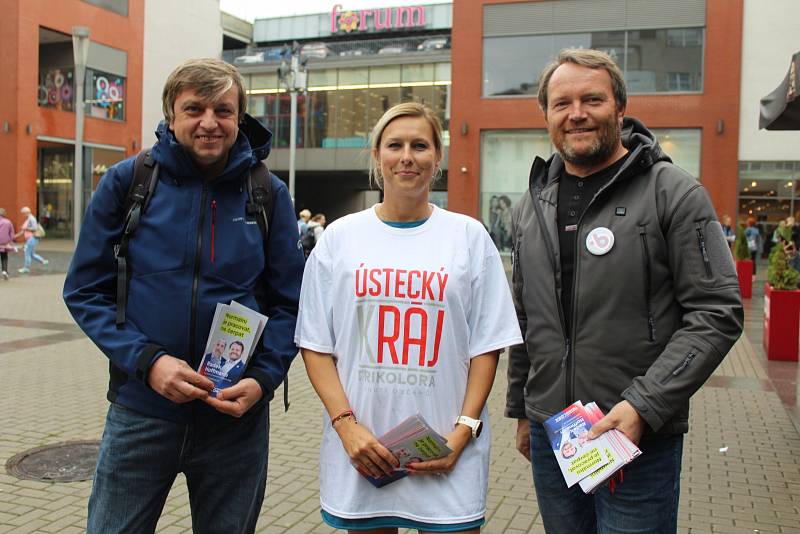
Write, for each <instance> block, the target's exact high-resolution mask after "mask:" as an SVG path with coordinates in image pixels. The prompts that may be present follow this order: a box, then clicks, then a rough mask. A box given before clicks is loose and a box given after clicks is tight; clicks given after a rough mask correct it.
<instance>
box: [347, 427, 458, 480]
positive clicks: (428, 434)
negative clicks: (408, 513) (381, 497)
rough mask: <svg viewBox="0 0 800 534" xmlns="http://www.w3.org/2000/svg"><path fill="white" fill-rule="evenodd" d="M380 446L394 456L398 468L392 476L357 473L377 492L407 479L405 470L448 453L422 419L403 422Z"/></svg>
mask: <svg viewBox="0 0 800 534" xmlns="http://www.w3.org/2000/svg"><path fill="white" fill-rule="evenodd" d="M378 441H380V442H381V444H382V445H383V446H384V447H386V448H387V449H389V452H391V453H392V454H394V456H395V458H397V460H398V461H399V462H400V465H399V466H398V467H396V468H395V471H394V473H393V474H391V475H383V476H381V477H378V478H376V477H373V476H372V475H370V474H369V473H367V472H365V471H364V470H362V469H360V468H358V467H357V468H356V469H358V472H359V473H361V474H362V475H363V476H364V478H366V479H367V480H368V481H369V483H370V484H372V485H373V486H375V487H376V488H380V487H383V486H385V485H386V484H390V483H392V482H394V481H396V480H400V479H401V478H403V477H405V476H406V475H408V471H407V470H406V466H407V465H408V464H411V463H415V462H426V461H428V460H436V459H439V458H444V457H445V456H447V455H448V454H450V453H451V452H453V451H452V450H450V448H449V447H448V446H447V440H445V439H444V438H443V437H442V436H440V435H439V434H437V433H436V431H434V430H433V429H432V428H431V427H430V425H428V423H426V422H425V419H423V418H422V416H421V415H419V414H416V415H412V416H411V417H409V418H407V419H405V420H404V421H403V422H401V423H400V424H399V425H397V426H395V427H394V428H392V429H391V430H389V431H388V432H387V433H385V434H384V435H382V436H380V437H379V438H378Z"/></svg>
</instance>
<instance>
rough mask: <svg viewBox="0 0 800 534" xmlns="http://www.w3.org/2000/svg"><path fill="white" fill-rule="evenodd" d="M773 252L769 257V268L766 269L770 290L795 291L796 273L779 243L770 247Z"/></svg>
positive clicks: (799, 275)
mask: <svg viewBox="0 0 800 534" xmlns="http://www.w3.org/2000/svg"><path fill="white" fill-rule="evenodd" d="M772 248H773V252H772V254H770V256H769V267H768V268H767V280H768V281H769V285H771V286H772V289H778V290H786V289H797V279H798V278H800V273H798V272H797V271H796V270H795V269H794V268H793V267H792V266H791V265H789V258H788V257H787V256H786V252H785V251H784V250H783V247H782V246H781V245H780V243H778V244H776V246H774V247H772Z"/></svg>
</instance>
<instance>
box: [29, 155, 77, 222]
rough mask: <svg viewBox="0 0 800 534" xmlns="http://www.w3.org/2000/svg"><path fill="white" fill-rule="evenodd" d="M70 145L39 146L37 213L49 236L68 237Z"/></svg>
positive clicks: (69, 217) (70, 171)
mask: <svg viewBox="0 0 800 534" xmlns="http://www.w3.org/2000/svg"><path fill="white" fill-rule="evenodd" d="M74 159H75V149H74V148H73V147H67V146H63V145H61V146H59V147H43V148H40V149H39V188H38V189H39V191H38V192H39V210H38V211H39V214H40V218H41V219H42V221H41V222H42V226H44V228H45V230H47V234H48V235H49V236H51V237H70V236H72V166H73V162H74Z"/></svg>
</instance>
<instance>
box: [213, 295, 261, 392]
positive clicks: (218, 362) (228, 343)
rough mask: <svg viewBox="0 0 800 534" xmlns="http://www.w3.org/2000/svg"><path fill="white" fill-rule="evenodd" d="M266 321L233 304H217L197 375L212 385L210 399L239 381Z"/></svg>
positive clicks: (246, 308)
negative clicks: (212, 383)
mask: <svg viewBox="0 0 800 534" xmlns="http://www.w3.org/2000/svg"><path fill="white" fill-rule="evenodd" d="M266 325H267V317H266V316H265V315H261V314H260V313H258V312H255V311H253V310H251V309H250V308H248V307H246V306H242V305H241V304H239V303H238V302H236V301H231V303H230V304H222V303H217V309H216V310H215V311H214V320H213V321H212V323H211V331H210V332H209V334H208V341H207V342H206V350H205V353H204V354H205V356H203V359H202V360H201V362H200V367H199V368H198V370H197V372H198V373H200V374H201V375H203V376H206V377H208V378H210V379H211V381H212V382H214V389H213V391H212V392H211V395H213V396H215V397H216V396H217V393H219V390H221V389H224V388H227V387H230V386H232V385H234V384H235V383H236V382H238V381H239V378H241V376H242V372H243V371H244V369H245V367H247V362H248V361H249V360H250V356H252V355H253V352H255V350H256V345H257V343H258V340H259V339H261V333H262V332H263V331H264V327H265V326H266Z"/></svg>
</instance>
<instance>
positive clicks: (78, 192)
mask: <svg viewBox="0 0 800 534" xmlns="http://www.w3.org/2000/svg"><path fill="white" fill-rule="evenodd" d="M72 54H73V56H74V58H75V161H74V163H73V165H72V172H73V178H72V240H73V242H74V243H75V244H76V245H77V244H78V234H79V233H80V229H81V222H82V221H83V115H84V109H83V87H84V79H85V78H86V61H87V59H88V56H89V28H86V27H84V26H73V27H72Z"/></svg>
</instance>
